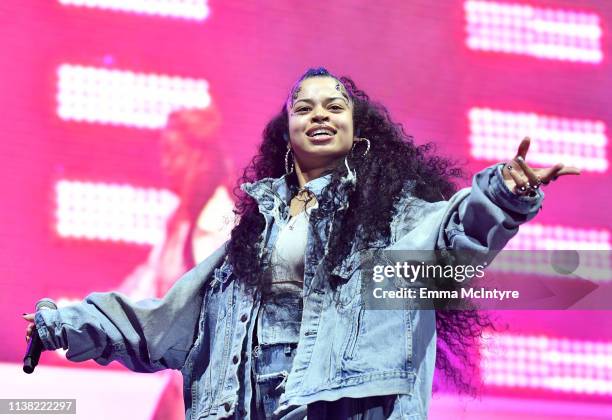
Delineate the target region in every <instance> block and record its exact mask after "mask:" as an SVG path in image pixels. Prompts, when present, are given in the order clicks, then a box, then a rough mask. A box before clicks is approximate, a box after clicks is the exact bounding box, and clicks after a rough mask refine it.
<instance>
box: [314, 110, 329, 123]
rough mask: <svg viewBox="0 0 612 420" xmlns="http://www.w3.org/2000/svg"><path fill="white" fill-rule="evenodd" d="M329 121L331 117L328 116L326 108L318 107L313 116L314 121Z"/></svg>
mask: <svg viewBox="0 0 612 420" xmlns="http://www.w3.org/2000/svg"><path fill="white" fill-rule="evenodd" d="M327 120H329V116H328V115H327V112H326V110H325V108H323V107H320V106H318V107H316V108H315V109H314V112H313V114H312V121H313V122H321V121H327Z"/></svg>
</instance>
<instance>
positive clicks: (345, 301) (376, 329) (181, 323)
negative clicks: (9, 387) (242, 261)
mask: <svg viewBox="0 0 612 420" xmlns="http://www.w3.org/2000/svg"><path fill="white" fill-rule="evenodd" d="M500 168H501V165H495V166H492V167H489V168H487V169H485V170H483V171H481V172H479V173H477V174H476V175H475V176H474V179H473V182H472V186H471V188H465V189H462V190H460V191H458V192H457V193H456V194H455V195H454V196H453V197H451V198H450V200H448V201H440V202H435V203H429V202H424V201H422V200H418V199H415V198H414V197H413V196H411V195H410V193H409V188H408V189H407V190H406V191H407V192H406V194H404V196H403V197H402V198H401V199H400V200H399V201H398V204H397V206H396V213H395V216H394V217H393V220H392V223H391V235H390V237H389V238H387V240H386V241H385V242H384V243H381V244H378V245H380V246H381V247H382V248H383V249H386V250H433V249H450V250H464V249H465V250H470V251H471V252H476V253H482V254H483V255H485V254H487V253H489V251H490V250H500V249H502V248H503V247H504V245H505V244H506V242H507V241H508V240H509V239H510V238H511V237H512V236H513V235H514V234H515V233H516V232H517V231H518V226H519V225H520V224H521V223H524V222H526V221H528V220H530V219H531V218H533V217H534V216H535V214H536V213H537V211H538V210H539V209H540V207H541V202H542V199H543V194H542V192H539V193H538V195H537V197H534V198H530V197H519V196H517V195H515V194H513V193H512V192H510V191H509V190H508V188H507V187H506V186H505V184H504V182H503V178H502V176H501V169H500ZM355 182H356V179H355V174H354V172H351V171H349V173H348V175H347V176H346V177H345V178H343V180H342V185H343V187H345V191H344V190H343V191H344V192H342V191H341V193H340V194H339V197H338V199H339V200H340V202H341V204H342V205H341V206H340V209H339V210H338V211H344V210H346V207H347V206H348V204H347V202H348V200H347V197H346V195H347V191H348V190H349V188H350V187H351V185H354V183H355ZM242 188H243V190H244V191H245V192H247V193H248V194H250V195H251V196H252V197H253V198H254V199H255V200H256V201H257V203H258V205H259V210H260V212H261V213H262V214H263V216H264V218H265V220H266V229H265V230H264V232H263V234H262V237H261V243H260V249H261V257H262V258H264V261H265V259H266V258H267V256H269V254H270V252H271V249H272V247H273V245H274V241H275V232H277V231H278V229H274V228H273V227H274V225H275V222H279V223H283V222H282V221H284V220H286V218H287V212H288V210H287V205H288V198H289V197H287V193H286V191H287V189H286V183H285V181H284V178H279V179H271V178H267V179H263V180H260V181H258V182H255V183H252V184H245V185H243V186H242ZM334 216H335V215H334V214H330V215H329V216H328V217H334ZM332 224H333V223H332ZM313 230H314V229H313V228H312V227H311V228H310V231H309V238H308V245H307V248H306V255H305V274H304V289H305V290H308V291H309V292H308V293H305V294H304V302H303V312H302V323H301V326H300V331H299V342H298V346H297V352H296V355H295V358H294V361H293V366H292V369H291V372H290V373H289V376H288V377H287V381H286V384H285V389H284V393H283V395H282V396H281V399H280V404H281V406H280V407H279V410H277V411H278V412H282V411H283V410H284V409H287V408H289V409H290V408H291V407H293V406H296V405H305V404H308V403H311V402H313V401H318V400H336V399H339V398H342V397H352V398H358V397H366V396H372V395H381V394H386V395H388V394H403V395H406V396H409V397H410V400H411V401H413V403H414V404H413V406H412V407H411V408H410V410H412V411H413V412H414V418H425V417H426V415H427V407H428V403H429V398H430V394H431V385H432V378H433V371H434V362H435V346H436V334H435V312H434V311H426V310H420V311H419V310H382V311H381V310H365V309H364V305H363V302H362V298H361V296H360V293H359V291H360V284H361V281H362V276H361V269H360V262H361V261H362V260H363V259H364V256H365V253H367V252H368V250H367V249H366V250H357V249H356V247H354V248H353V252H351V253H350V254H349V257H348V258H347V259H345V260H344V261H343V262H342V263H341V264H339V265H338V266H337V267H335V268H334V269H333V270H332V274H333V275H335V276H339V277H340V278H342V279H343V282H342V283H341V286H340V287H339V288H337V289H336V290H335V291H334V292H333V293H332V291H331V290H330V287H329V283H328V282H327V281H326V279H325V278H323V276H324V273H323V272H322V270H319V267H320V264H318V262H319V261H320V260H321V257H322V256H321V255H314V250H313V248H314V246H313V245H312V241H311V237H312V235H314V234H318V235H321V238H322V239H323V240H324V241H326V240H327V239H328V238H327V235H328V232H326V231H323V229H320V230H319V231H316V232H315V231H313ZM324 243H325V242H324ZM375 245H376V244H375ZM237 280H238V279H236V278H235V275H234V274H233V270H232V267H231V265H230V264H229V263H228V261H227V259H226V258H225V248H224V247H221V248H220V249H218V250H217V251H216V252H215V253H213V254H212V255H211V256H210V257H208V258H207V259H206V260H204V261H203V262H202V263H200V264H198V265H197V266H196V267H195V268H193V269H192V270H191V271H189V272H188V273H186V274H185V275H184V276H183V277H181V278H180V279H179V280H178V281H177V282H176V283H175V285H174V286H173V287H172V288H171V289H170V291H169V292H168V293H167V294H166V295H165V296H164V297H163V298H162V299H146V300H142V301H139V302H132V301H130V300H129V299H128V298H127V297H125V296H123V295H121V294H118V293H114V292H111V293H93V294H91V295H89V296H87V297H86V298H85V299H84V300H83V302H81V303H80V304H77V305H73V306H69V307H65V308H61V309H59V310H57V311H40V312H38V313H37V314H36V316H35V322H36V327H37V331H38V333H39V335H40V337H41V339H42V341H43V343H44V345H45V348H46V349H48V350H52V349H57V348H64V349H68V352H67V354H66V355H67V357H68V359H70V360H73V361H83V360H87V359H94V360H95V361H97V362H98V363H100V364H102V365H106V364H108V363H110V362H111V361H113V360H117V361H119V362H120V363H122V364H123V365H125V366H127V367H128V368H129V369H132V370H134V371H138V372H153V371H157V370H160V369H166V368H171V369H179V370H181V372H182V374H183V378H184V399H185V407H186V418H188V419H201V418H224V417H233V416H237V417H240V414H242V415H244V414H245V412H242V413H239V412H238V411H237V407H238V406H239V404H238V398H239V395H240V392H239V391H242V392H243V398H244V399H245V400H246V401H249V398H250V392H249V393H248V395H246V396H244V389H240V388H239V384H240V382H242V381H241V380H240V378H239V367H240V366H243V367H244V366H245V365H246V372H249V371H250V370H248V369H249V368H250V363H251V360H250V359H251V357H252V355H251V352H250V351H245V349H248V348H249V345H250V343H252V341H251V340H252V334H253V325H254V322H252V320H253V318H254V317H255V316H256V314H257V310H258V308H259V305H260V298H259V294H258V293H256V292H253V290H252V289H250V288H247V287H245V286H244V285H243V284H242V282H240V281H237ZM247 405H248V404H247Z"/></svg>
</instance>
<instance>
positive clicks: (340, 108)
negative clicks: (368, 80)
mask: <svg viewBox="0 0 612 420" xmlns="http://www.w3.org/2000/svg"><path fill="white" fill-rule="evenodd" d="M330 108H331V109H335V110H342V109H344V108H343V107H342V106H341V105H332V106H330Z"/></svg>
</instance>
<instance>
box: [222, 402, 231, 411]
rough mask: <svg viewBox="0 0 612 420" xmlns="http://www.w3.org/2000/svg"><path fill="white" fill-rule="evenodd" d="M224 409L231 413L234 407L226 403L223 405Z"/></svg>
mask: <svg viewBox="0 0 612 420" xmlns="http://www.w3.org/2000/svg"><path fill="white" fill-rule="evenodd" d="M223 408H224V409H225V411H227V412H229V411H230V410H231V409H232V405H231V404H230V403H228V402H226V403H225V404H223Z"/></svg>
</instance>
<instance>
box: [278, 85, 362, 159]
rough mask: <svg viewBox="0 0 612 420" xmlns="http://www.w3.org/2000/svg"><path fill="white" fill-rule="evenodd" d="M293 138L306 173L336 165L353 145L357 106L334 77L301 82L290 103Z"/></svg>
mask: <svg viewBox="0 0 612 420" xmlns="http://www.w3.org/2000/svg"><path fill="white" fill-rule="evenodd" d="M287 111H288V114H289V138H290V140H291V149H292V150H293V153H294V156H295V159H296V160H297V161H298V163H299V165H300V168H301V169H302V170H310V169H317V168H320V167H324V166H329V165H333V164H334V163H335V162H337V161H338V160H339V159H341V158H344V156H346V155H347V154H348V153H349V152H350V150H351V147H352V146H353V105H352V103H351V101H350V100H349V97H348V95H347V93H346V90H345V88H344V86H343V85H342V84H341V83H340V82H338V81H337V80H336V79H334V78H332V77H311V78H309V79H305V80H303V81H302V82H301V84H300V86H299V87H298V88H297V89H296V91H295V93H294V95H293V98H290V99H289V102H288V103H287Z"/></svg>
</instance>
